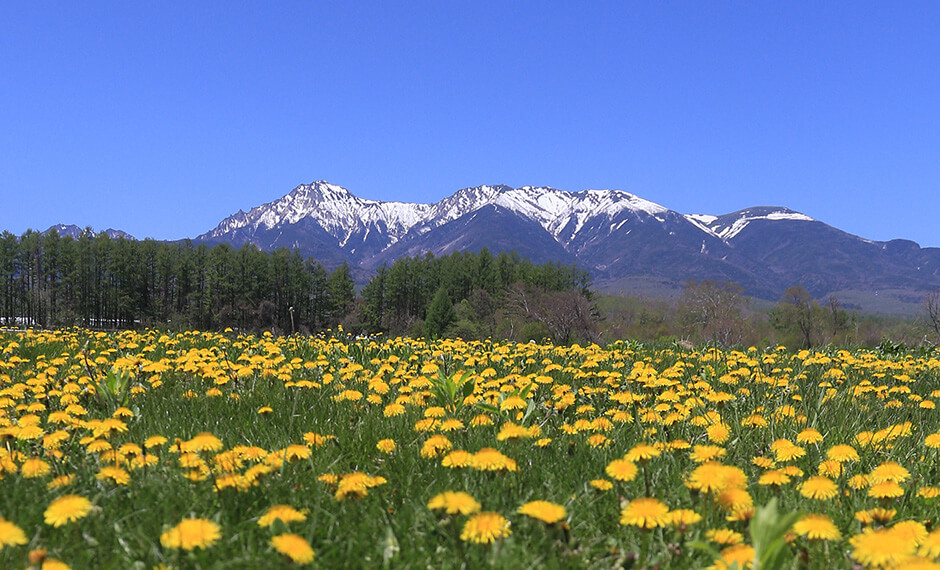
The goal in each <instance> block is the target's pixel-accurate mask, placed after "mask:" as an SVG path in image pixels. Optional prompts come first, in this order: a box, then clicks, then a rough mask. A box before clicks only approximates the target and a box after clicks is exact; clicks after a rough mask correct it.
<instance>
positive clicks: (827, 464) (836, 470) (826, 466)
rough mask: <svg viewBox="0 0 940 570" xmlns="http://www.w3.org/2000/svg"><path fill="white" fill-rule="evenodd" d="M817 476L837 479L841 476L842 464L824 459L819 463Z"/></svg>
mask: <svg viewBox="0 0 940 570" xmlns="http://www.w3.org/2000/svg"><path fill="white" fill-rule="evenodd" d="M819 474H820V475H822V476H824V477H830V478H833V479H835V478H837V477H841V476H842V463H840V462H838V461H836V460H835V459H824V460H823V461H820V462H819Z"/></svg>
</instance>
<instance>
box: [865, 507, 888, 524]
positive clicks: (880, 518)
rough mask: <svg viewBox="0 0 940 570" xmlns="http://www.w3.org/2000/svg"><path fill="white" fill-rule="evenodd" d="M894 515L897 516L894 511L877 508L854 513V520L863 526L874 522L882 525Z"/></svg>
mask: <svg viewBox="0 0 940 570" xmlns="http://www.w3.org/2000/svg"><path fill="white" fill-rule="evenodd" d="M895 514H897V511H896V510H895V509H885V508H881V507H878V508H875V509H868V510H867V511H858V512H856V513H855V520H857V521H858V522H860V523H862V524H864V525H868V524H871V523H873V522H875V521H877V522H879V523H882V524H884V523H886V522H888V521H890V520H891V519H893V518H894V515H895Z"/></svg>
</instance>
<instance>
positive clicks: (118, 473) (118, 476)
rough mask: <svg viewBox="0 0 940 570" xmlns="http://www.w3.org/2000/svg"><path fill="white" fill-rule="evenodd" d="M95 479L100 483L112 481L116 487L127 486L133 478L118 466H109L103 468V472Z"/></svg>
mask: <svg viewBox="0 0 940 570" xmlns="http://www.w3.org/2000/svg"><path fill="white" fill-rule="evenodd" d="M95 479H98V480H99V481H107V480H110V481H111V482H112V483H114V484H115V485H127V484H128V483H129V482H130V480H131V476H130V474H129V473H128V472H127V471H125V470H124V469H122V468H120V467H118V466H116V465H108V466H107V467H102V468H101V471H99V472H98V474H97V475H95Z"/></svg>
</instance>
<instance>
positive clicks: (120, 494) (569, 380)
mask: <svg viewBox="0 0 940 570" xmlns="http://www.w3.org/2000/svg"><path fill="white" fill-rule="evenodd" d="M938 400H940V353H938V352H936V351H935V352H927V351H920V352H918V353H911V352H896V353H881V352H877V351H865V350H853V351H848V350H840V349H836V348H833V349H827V350H825V351H813V352H810V351H801V352H791V351H787V350H786V349H783V348H777V347H771V348H766V349H757V348H754V347H751V348H748V349H746V350H720V349H717V348H705V347H703V348H700V349H698V350H689V349H684V348H682V347H679V346H654V345H644V344H640V343H635V342H617V343H614V344H612V345H609V346H596V345H591V346H578V345H574V346H570V347H563V346H552V345H543V344H535V343H527V344H517V343H502V342H488V341H486V342H463V341H460V340H447V339H445V340H440V341H434V342H426V341H423V340H413V339H407V338H381V337H380V338H372V339H357V338H350V337H346V336H344V335H343V334H342V333H341V331H340V332H337V333H335V334H332V335H323V336H317V337H311V336H291V337H274V336H271V335H262V336H252V335H242V334H237V333H235V332H232V331H227V332H225V333H201V332H184V333H177V334H168V333H163V332H159V331H143V332H132V331H128V332H120V333H103V332H92V331H87V330H82V329H70V330H65V331H31V332H3V333H0V567H2V568H40V567H41V568H67V567H71V568H76V569H80V568H146V569H150V568H258V567H264V568H269V567H275V568H276V567H284V568H291V567H297V566H303V565H311V566H314V567H317V566H319V567H324V568H338V567H354V568H355V567H383V566H384V567H392V568H427V567H434V568H461V567H463V568H477V567H481V566H493V567H506V568H527V567H529V568H543V567H547V568H556V567H563V568H569V567H574V568H580V567H585V568H612V567H642V568H702V567H715V568H730V567H736V566H737V567H742V568H743V567H750V566H751V565H757V566H759V567H760V568H768V569H769V568H856V567H861V568H936V567H940V529H934V525H935V524H936V519H937V517H938V513H940V487H938V485H940V468H938V461H937V459H938V455H940V419H938V418H940V416H938V412H937V410H936V403H937V401H938Z"/></svg>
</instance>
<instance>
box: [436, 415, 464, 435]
mask: <svg viewBox="0 0 940 570" xmlns="http://www.w3.org/2000/svg"><path fill="white" fill-rule="evenodd" d="M464 427H465V426H464V423H463V422H462V421H460V420H458V419H457V418H449V419H446V420H444V421H443V422H441V431H443V432H448V431H457V430H461V429H463V428H464Z"/></svg>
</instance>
